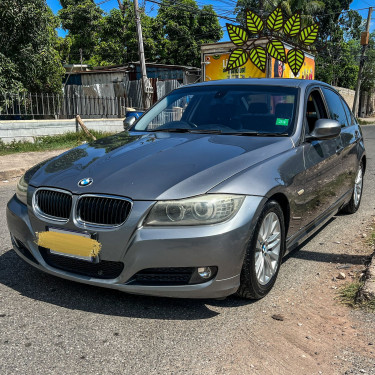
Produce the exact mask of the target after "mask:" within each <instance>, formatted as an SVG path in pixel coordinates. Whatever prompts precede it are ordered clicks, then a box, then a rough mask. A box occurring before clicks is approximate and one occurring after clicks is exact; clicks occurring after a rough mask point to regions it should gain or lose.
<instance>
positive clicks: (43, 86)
mask: <svg viewBox="0 0 375 375" xmlns="http://www.w3.org/2000/svg"><path fill="white" fill-rule="evenodd" d="M57 25H58V23H57V20H56V17H55V16H54V15H53V13H52V11H51V9H50V8H49V7H48V6H47V4H46V1H45V0H1V1H0V40H1V43H0V91H3V92H15V91H19V90H29V91H32V92H59V91H60V90H61V82H62V77H63V74H64V69H63V67H62V65H61V62H60V59H59V56H58V53H57V52H56V50H55V44H56V41H57V34H56V27H57Z"/></svg>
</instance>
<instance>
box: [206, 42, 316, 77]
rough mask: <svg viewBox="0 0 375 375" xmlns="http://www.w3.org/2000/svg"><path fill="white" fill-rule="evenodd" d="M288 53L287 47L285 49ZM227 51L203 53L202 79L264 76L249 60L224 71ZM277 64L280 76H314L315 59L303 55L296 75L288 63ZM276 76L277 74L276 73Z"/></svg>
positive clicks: (272, 66)
mask: <svg viewBox="0 0 375 375" xmlns="http://www.w3.org/2000/svg"><path fill="white" fill-rule="evenodd" d="M285 52H286V53H288V49H285ZM229 55H230V54H229V53H223V54H205V55H204V61H205V67H204V68H205V76H204V81H214V80H217V79H227V78H264V77H266V73H263V72H261V71H260V70H259V69H258V68H257V67H256V66H255V65H254V64H253V63H252V62H251V61H250V60H248V61H247V63H246V64H245V65H244V66H242V67H240V68H237V69H234V70H231V71H229V72H225V71H224V70H225V68H226V66H227V63H228V58H229ZM275 62H277V63H278V61H276V60H275V59H272V64H271V77H272V78H275V70H274V69H275ZM278 68H279V67H278V66H277V72H282V78H299V79H314V77H315V61H314V59H312V58H310V57H307V56H305V62H304V65H303V67H302V68H301V70H300V72H299V74H298V76H297V77H295V76H294V74H293V73H292V71H291V70H290V68H289V65H288V64H281V66H280V69H278ZM276 77H277V74H276Z"/></svg>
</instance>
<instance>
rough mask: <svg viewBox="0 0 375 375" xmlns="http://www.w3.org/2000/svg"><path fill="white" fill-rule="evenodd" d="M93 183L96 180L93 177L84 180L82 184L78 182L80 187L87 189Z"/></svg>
mask: <svg viewBox="0 0 375 375" xmlns="http://www.w3.org/2000/svg"><path fill="white" fill-rule="evenodd" d="M93 182H94V180H93V179H92V178H91V177H87V178H83V179H82V180H81V181H80V182H78V186H80V187H86V186H89V185H91V184H92V183H93Z"/></svg>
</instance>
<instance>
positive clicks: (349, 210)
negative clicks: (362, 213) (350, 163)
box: [341, 161, 364, 214]
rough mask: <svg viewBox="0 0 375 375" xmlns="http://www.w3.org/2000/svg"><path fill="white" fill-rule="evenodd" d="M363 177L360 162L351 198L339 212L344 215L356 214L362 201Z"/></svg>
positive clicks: (361, 163)
mask: <svg viewBox="0 0 375 375" xmlns="http://www.w3.org/2000/svg"><path fill="white" fill-rule="evenodd" d="M363 175H364V169H363V162H362V161H361V162H360V163H359V167H358V171H357V174H356V177H355V182H354V187H353V194H352V197H351V198H350V201H349V203H348V204H347V205H346V206H344V207H343V208H342V210H341V212H343V213H346V214H354V213H355V212H357V210H358V208H359V206H360V204H361V199H362V192H363Z"/></svg>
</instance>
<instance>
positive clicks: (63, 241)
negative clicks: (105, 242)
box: [36, 228, 102, 262]
mask: <svg viewBox="0 0 375 375" xmlns="http://www.w3.org/2000/svg"><path fill="white" fill-rule="evenodd" d="M36 235H37V244H38V246H42V247H44V248H46V249H49V250H50V251H51V253H55V254H58V255H63V256H68V257H73V258H78V259H82V260H87V261H90V262H92V261H95V259H97V258H98V255H99V253H100V250H101V247H102V246H101V244H100V243H99V242H98V241H96V240H94V239H92V238H91V237H90V235H89V234H86V233H79V232H70V231H67V230H63V229H56V228H48V231H46V232H38V233H36Z"/></svg>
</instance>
